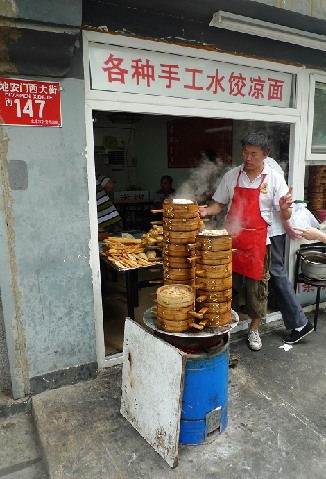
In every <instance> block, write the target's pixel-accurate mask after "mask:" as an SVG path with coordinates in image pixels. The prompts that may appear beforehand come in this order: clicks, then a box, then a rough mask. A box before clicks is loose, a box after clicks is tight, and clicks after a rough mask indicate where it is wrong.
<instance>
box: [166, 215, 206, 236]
mask: <svg viewBox="0 0 326 479" xmlns="http://www.w3.org/2000/svg"><path fill="white" fill-rule="evenodd" d="M198 226H199V223H198V218H195V219H186V218H183V219H176V220H175V219H167V220H163V234H164V232H165V231H198Z"/></svg>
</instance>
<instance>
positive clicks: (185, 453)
mask: <svg viewBox="0 0 326 479" xmlns="http://www.w3.org/2000/svg"><path fill="white" fill-rule="evenodd" d="M311 316H312V315H311V314H310V317H311ZM280 324H281V323H276V324H272V325H271V324H269V325H265V326H263V327H262V328H261V329H262V330H263V335H262V339H263V349H262V350H261V351H260V352H252V351H250V350H249V349H248V348H247V345H246V341H245V338H244V337H243V334H242V333H239V334H237V335H236V337H233V338H232V340H231V345H230V353H231V357H232V358H235V359H237V360H238V363H237V365H236V366H235V367H234V368H230V369H229V402H228V406H229V411H228V426H227V428H226V430H225V431H224V432H223V433H222V434H221V436H219V437H218V439H216V440H215V441H214V442H212V443H210V444H205V445H199V446H185V445H180V446H179V465H178V467H177V468H175V469H171V468H170V467H169V466H168V465H167V464H166V463H165V462H164V460H163V459H162V458H161V457H160V456H159V455H158V454H157V453H156V452H155V451H154V450H153V449H152V448H151V446H149V445H148V444H147V443H146V441H145V440H144V439H143V438H142V437H141V436H140V435H139V434H138V433H137V432H136V431H135V429H134V428H133V427H132V426H131V425H130V424H129V423H128V422H127V421H126V420H125V419H124V418H123V417H122V416H121V415H120V413H119V409H120V384H121V367H119V366H116V367H114V368H111V369H109V370H106V371H103V372H102V373H101V374H100V375H99V376H98V378H97V379H95V380H94V381H87V382H85V383H80V384H77V385H74V386H67V387H63V388H61V389H57V390H53V391H48V392H45V393H42V394H40V395H38V396H35V397H34V398H33V413H34V414H35V418H36V425H37V428H38V433H39V435H40V440H41V444H42V448H43V452H44V454H45V458H46V461H47V465H48V468H49V471H50V475H49V476H50V478H51V479H66V478H67V479H68V478H76V479H99V478H101V479H102V478H103V479H104V478H105V479H144V478H145V479H147V478H148V479H165V478H166V479H169V478H173V479H198V478H201V479H227V478H233V479H249V478H250V479H252V478H255V479H275V478H280V479H324V478H325V469H326V407H325V406H326V361H325V343H326V315H325V314H324V313H321V314H320V317H319V320H318V331H317V332H313V333H312V334H310V335H308V336H307V337H306V338H305V339H303V340H302V341H301V342H300V343H298V344H297V345H295V346H294V347H292V348H291V349H290V350H288V351H286V350H284V349H282V348H280V346H281V345H282V344H283V343H282V335H283V333H284V329H283V328H281V327H280ZM19 417H21V418H23V417H24V419H22V423H21V424H19V421H18V418H19ZM27 418H28V421H30V417H29V416H28V415H27V416H26V415H22V414H16V415H14V416H11V417H10V418H7V419H3V420H1V421H0V431H1V443H0V450H1V452H0V458H1V461H0V464H1V466H0V477H2V476H5V477H6V479H7V478H9V479H18V478H19V479H25V478H26V479H41V478H43V477H45V476H44V472H43V471H41V470H38V471H37V470H36V469H35V473H34V475H23V472H24V473H25V472H26V468H24V467H23V465H24V464H25V463H26V462H28V461H35V462H34V463H33V464H30V468H29V469H30V471H31V467H34V468H37V467H40V468H41V466H42V463H41V461H40V450H39V449H38V448H37V447H36V448H35V449H34V448H33V447H34V446H33V447H32V449H31V450H30V452H27V451H28V447H30V446H29V444H30V443H31V444H30V445H33V444H34V445H35V444H36V446H37V443H35V441H34V439H35V438H33V437H32V436H31V435H30V432H29V429H28V430H27V429H24V428H25V426H24V424H27V423H26V419H27ZM16 421H18V422H17V423H16ZM11 422H12V423H14V426H8V424H10V423H11ZM28 424H29V425H30V426H31V424H30V422H28ZM10 429H12V431H14V430H16V431H18V430H20V431H21V433H20V434H18V436H16V438H15V434H13V435H12V439H10V440H11V441H12V446H9V447H8V448H5V450H2V444H3V440H4V441H8V440H9V439H8V438H9V436H10V434H11V432H10ZM18 439H20V441H21V442H22V444H21V445H19V446H18V443H17V441H18ZM23 439H26V441H25V440H23ZM3 458H5V462H3ZM15 458H16V462H15ZM12 461H14V462H12ZM2 464H4V466H3V465H2ZM10 467H13V468H14V467H20V468H21V469H20V471H21V472H18V475H17V470H11V469H8V468H10ZM27 469H28V468H27ZM11 474H16V475H11ZM19 474H20V475H19Z"/></svg>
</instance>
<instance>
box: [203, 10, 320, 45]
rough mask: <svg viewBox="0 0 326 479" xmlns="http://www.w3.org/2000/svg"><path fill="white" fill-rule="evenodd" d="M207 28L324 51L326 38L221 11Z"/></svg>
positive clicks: (214, 15)
mask: <svg viewBox="0 0 326 479" xmlns="http://www.w3.org/2000/svg"><path fill="white" fill-rule="evenodd" d="M209 26H210V27H218V28H225V29H226V30H232V31H234V32H240V33H247V34H248V35H257V36H259V37H264V38H270V39H272V40H278V41H280V42H286V43H294V44H295V45H300V46H302V47H307V48H313V49H315V50H322V51H326V36H324V35H318V34H317V33H310V32H306V31H304V30H298V29H296V28H291V27H285V26H283V25H277V24H276V23H270V22H264V21H262V20H256V19H255V18H250V17H244V16H242V15H235V14H234V13H229V12H223V11H222V10H219V11H218V12H215V13H214V14H213V18H212V20H211V22H210V24H209Z"/></svg>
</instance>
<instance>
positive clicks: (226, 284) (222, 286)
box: [196, 275, 232, 291]
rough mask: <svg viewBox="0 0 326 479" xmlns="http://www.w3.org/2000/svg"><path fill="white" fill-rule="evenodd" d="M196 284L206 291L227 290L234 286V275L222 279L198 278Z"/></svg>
mask: <svg viewBox="0 0 326 479" xmlns="http://www.w3.org/2000/svg"><path fill="white" fill-rule="evenodd" d="M196 284H197V285H198V284H199V289H201V290H204V291H225V290H226V289H229V288H231V287H232V275H230V276H229V277H228V278H220V279H211V278H197V282H196Z"/></svg>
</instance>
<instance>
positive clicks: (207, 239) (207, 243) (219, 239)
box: [196, 230, 232, 251]
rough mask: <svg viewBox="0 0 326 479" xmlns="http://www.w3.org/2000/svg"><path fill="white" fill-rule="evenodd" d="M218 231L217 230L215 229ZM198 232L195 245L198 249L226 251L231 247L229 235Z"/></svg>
mask: <svg viewBox="0 0 326 479" xmlns="http://www.w3.org/2000/svg"><path fill="white" fill-rule="evenodd" d="M217 231H218V230H217ZM204 233H205V232H203V233H200V234H198V235H197V236H196V246H197V248H198V250H199V251H201V250H206V251H226V250H230V249H232V236H231V235H216V236H213V235H205V234H204Z"/></svg>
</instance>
